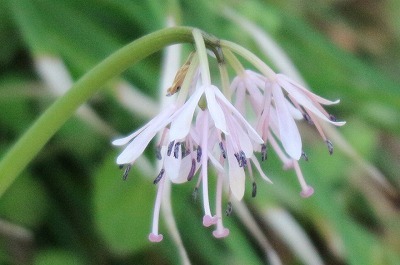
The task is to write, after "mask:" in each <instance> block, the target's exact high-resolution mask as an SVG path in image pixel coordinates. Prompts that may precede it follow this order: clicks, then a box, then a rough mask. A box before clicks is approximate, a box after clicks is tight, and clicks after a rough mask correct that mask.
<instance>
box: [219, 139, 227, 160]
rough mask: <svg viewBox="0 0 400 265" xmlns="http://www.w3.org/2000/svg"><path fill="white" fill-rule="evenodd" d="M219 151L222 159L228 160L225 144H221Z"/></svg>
mask: <svg viewBox="0 0 400 265" xmlns="http://www.w3.org/2000/svg"><path fill="white" fill-rule="evenodd" d="M219 149H220V150H221V154H222V157H223V158H224V159H225V158H226V151H225V148H224V143H223V142H219Z"/></svg>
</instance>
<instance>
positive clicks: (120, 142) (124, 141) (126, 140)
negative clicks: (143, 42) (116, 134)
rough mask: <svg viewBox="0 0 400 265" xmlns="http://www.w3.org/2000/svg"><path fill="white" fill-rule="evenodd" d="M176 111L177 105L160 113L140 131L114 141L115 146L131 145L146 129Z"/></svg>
mask: <svg viewBox="0 0 400 265" xmlns="http://www.w3.org/2000/svg"><path fill="white" fill-rule="evenodd" d="M175 109H176V106H175V105H171V106H169V107H168V108H166V109H165V110H164V111H162V112H160V113H159V114H158V115H157V116H155V117H154V118H153V119H151V120H150V121H149V122H147V123H146V124H145V125H144V126H142V127H141V128H140V129H138V130H136V131H135V132H133V133H132V134H130V135H128V136H126V137H123V138H120V139H116V140H114V141H112V144H113V145H117V146H120V145H125V144H127V143H129V142H130V141H131V140H132V139H133V138H135V137H136V136H137V135H139V134H140V133H141V132H143V131H144V130H145V129H147V128H148V127H149V126H154V125H155V124H158V123H160V122H162V121H163V120H165V119H167V118H168V117H169V116H170V115H171V114H172V113H173V112H174V111H175Z"/></svg>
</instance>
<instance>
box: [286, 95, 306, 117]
mask: <svg viewBox="0 0 400 265" xmlns="http://www.w3.org/2000/svg"><path fill="white" fill-rule="evenodd" d="M286 106H287V107H288V109H289V112H290V114H292V116H293V118H294V119H295V120H302V119H303V114H302V113H301V111H300V110H298V109H297V108H296V107H295V106H293V105H292V104H291V103H290V102H289V100H287V99H286Z"/></svg>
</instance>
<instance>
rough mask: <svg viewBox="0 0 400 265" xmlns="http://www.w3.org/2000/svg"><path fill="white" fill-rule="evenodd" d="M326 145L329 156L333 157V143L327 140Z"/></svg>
mask: <svg viewBox="0 0 400 265" xmlns="http://www.w3.org/2000/svg"><path fill="white" fill-rule="evenodd" d="M325 143H326V145H327V146H328V151H329V154H330V155H332V154H333V143H332V142H331V141H330V140H326V141H325Z"/></svg>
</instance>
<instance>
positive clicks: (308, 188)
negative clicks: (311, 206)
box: [300, 186, 314, 198]
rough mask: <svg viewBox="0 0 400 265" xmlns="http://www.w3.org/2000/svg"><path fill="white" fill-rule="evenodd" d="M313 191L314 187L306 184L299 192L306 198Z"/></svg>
mask: <svg viewBox="0 0 400 265" xmlns="http://www.w3.org/2000/svg"><path fill="white" fill-rule="evenodd" d="M313 193H314V189H313V187H311V186H307V187H306V188H304V189H303V190H302V191H301V192H300V196H301V197H303V198H308V197H310V196H311V195H313Z"/></svg>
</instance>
